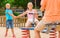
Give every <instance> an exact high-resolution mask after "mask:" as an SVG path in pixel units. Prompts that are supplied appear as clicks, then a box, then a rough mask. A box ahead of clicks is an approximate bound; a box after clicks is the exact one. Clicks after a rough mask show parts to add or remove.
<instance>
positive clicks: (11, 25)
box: [10, 20, 15, 37]
mask: <svg viewBox="0 0 60 38" xmlns="http://www.w3.org/2000/svg"><path fill="white" fill-rule="evenodd" d="M10 27H11V32H12V34H13V37H15V34H14V28H13V21H12V20H11V21H10Z"/></svg>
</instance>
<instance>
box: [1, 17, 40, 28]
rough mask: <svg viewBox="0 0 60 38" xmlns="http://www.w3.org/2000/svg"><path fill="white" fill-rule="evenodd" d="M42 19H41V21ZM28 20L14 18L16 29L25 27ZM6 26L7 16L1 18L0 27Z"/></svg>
mask: <svg viewBox="0 0 60 38" xmlns="http://www.w3.org/2000/svg"><path fill="white" fill-rule="evenodd" d="M40 19H41V18H39V20H40ZM26 20H27V18H26V17H22V18H18V19H16V18H14V20H13V21H14V26H15V27H24V26H25V22H26ZM5 26H6V17H5V16H0V27H5Z"/></svg>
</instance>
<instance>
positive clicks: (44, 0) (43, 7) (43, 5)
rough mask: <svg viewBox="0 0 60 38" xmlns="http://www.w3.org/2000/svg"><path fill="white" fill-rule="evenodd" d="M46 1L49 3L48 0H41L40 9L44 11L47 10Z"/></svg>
mask: <svg viewBox="0 0 60 38" xmlns="http://www.w3.org/2000/svg"><path fill="white" fill-rule="evenodd" d="M46 3H47V0H41V4H40V5H41V8H40V10H41V11H44V10H45V8H46Z"/></svg>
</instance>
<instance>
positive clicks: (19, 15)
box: [17, 12, 27, 18]
mask: <svg viewBox="0 0 60 38" xmlns="http://www.w3.org/2000/svg"><path fill="white" fill-rule="evenodd" d="M26 14H27V12H24V13H22V14H20V15H19V16H17V18H18V17H22V16H24V15H26Z"/></svg>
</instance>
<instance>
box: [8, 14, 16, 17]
mask: <svg viewBox="0 0 60 38" xmlns="http://www.w3.org/2000/svg"><path fill="white" fill-rule="evenodd" d="M8 14H9V15H11V16H12V17H14V18H16V16H14V15H13V14H10V13H8Z"/></svg>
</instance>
